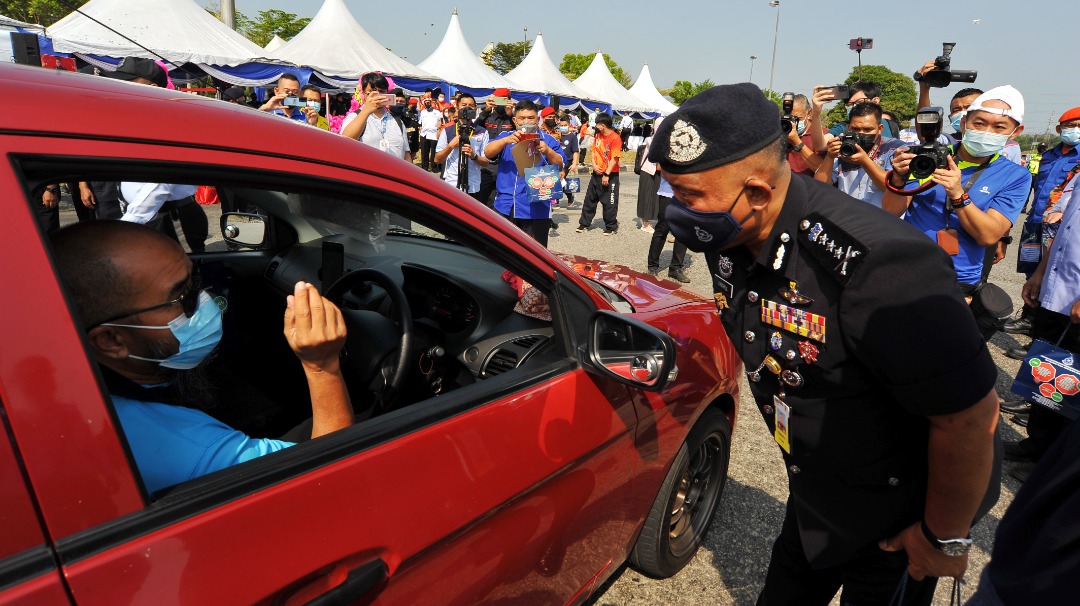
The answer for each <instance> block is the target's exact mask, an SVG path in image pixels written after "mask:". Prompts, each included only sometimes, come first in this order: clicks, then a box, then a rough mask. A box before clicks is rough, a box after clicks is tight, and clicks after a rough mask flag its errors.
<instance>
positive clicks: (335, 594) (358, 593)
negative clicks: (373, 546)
mask: <svg viewBox="0 0 1080 606" xmlns="http://www.w3.org/2000/svg"><path fill="white" fill-rule="evenodd" d="M389 571H390V569H389V567H387V565H386V562H384V561H382V558H375V559H374V560H369V561H367V562H364V563H363V564H360V565H359V566H357V567H355V568H353V569H352V570H350V571H349V574H348V576H346V577H345V580H344V581H342V583H341V584H340V585H338V586H337V587H334V588H333V589H330V590H329V591H327V592H326V593H324V594H322V595H320V596H318V597H317V598H315V599H313V600H311V601H310V602H308V606H346V605H347V604H354V603H356V601H357V600H359V599H360V598H361V597H362V596H364V595H365V594H367V593H369V592H371V591H373V590H375V589H377V588H379V587H380V586H381V585H383V584H384V583H385V582H386V580H387V579H388V578H389Z"/></svg>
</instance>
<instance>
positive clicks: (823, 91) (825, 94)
mask: <svg viewBox="0 0 1080 606" xmlns="http://www.w3.org/2000/svg"><path fill="white" fill-rule="evenodd" d="M835 88H837V87H833V86H825V85H823V84H819V85H817V86H815V87H814V98H813V106H814V107H813V109H812V112H811V118H812V119H813V121H814V123H815V124H824V122H823V121H822V118H821V111H822V109H823V108H824V107H825V104H826V103H828V102H830V101H836V100H838V99H837V97H836V95H835V94H834V89H835ZM848 90H849V92H850V94H849V96H848V97H847V98H846V99H839V100H841V101H843V102H844V103H845V105H846V106H847V115H848V117H850V116H851V110H852V109H854V108H855V106H856V105H858V104H860V103H877V104H878V105H881V85H880V84H876V83H874V82H856V83H854V84H852V85H851V86H849V87H848ZM883 125H884V127H885V128H884V129H883V130H882V132H881V134H882V136H885V137H889V138H893V137H896V136H897V135H898V134H899V133H894V132H892V129H891V128H890V127H889V124H888V123H883ZM846 129H847V127H846V125H845V123H843V122H841V123H840V124H835V125H833V127H832V128H830V129H829V132H827V133H824V134H822V133H821V132H820V129H816V128H815V129H812V130H811V131H810V134H811V135H812V137H813V142H814V149H825V147H826V146H827V145H828V143H829V141H832V140H833V139H834V138H836V137H839V136H840V135H842V134H844V133H845V132H847V131H846Z"/></svg>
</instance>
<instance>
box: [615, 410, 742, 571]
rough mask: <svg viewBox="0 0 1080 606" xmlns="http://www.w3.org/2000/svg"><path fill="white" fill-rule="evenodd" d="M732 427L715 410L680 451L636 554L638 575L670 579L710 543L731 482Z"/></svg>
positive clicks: (701, 420)
mask: <svg viewBox="0 0 1080 606" xmlns="http://www.w3.org/2000/svg"><path fill="white" fill-rule="evenodd" d="M730 452H731V427H730V426H729V425H728V421H727V417H725V416H724V414H723V413H722V412H720V411H719V410H717V409H716V408H713V407H709V408H706V409H705V411H704V412H703V413H702V414H701V417H699V418H698V421H697V423H695V424H694V428H693V429H691V430H690V434H689V435H688V436H687V437H686V441H685V442H683V445H682V446H681V447H680V448H679V453H678V454H677V455H676V456H675V461H674V463H672V464H671V469H669V470H668V473H667V476H666V477H665V478H664V483H663V484H662V485H661V486H660V493H659V494H657V495H656V500H655V501H654V502H653V505H652V508H651V509H650V510H649V516H648V518H646V520H645V525H644V527H642V529H641V534H640V535H639V536H638V540H637V543H636V544H635V545H634V549H633V551H632V552H631V553H630V565H631V566H633V567H634V568H635V569H636V570H638V571H640V572H642V573H644V574H646V575H648V576H651V577H654V578H659V579H664V578H667V577H670V576H672V575H674V574H675V573H677V572H679V571H680V570H682V568H683V567H684V566H686V564H687V563H688V562H689V561H690V559H691V558H693V557H694V554H695V553H697V550H698V547H700V546H701V544H702V543H703V542H704V541H705V535H706V533H707V532H708V531H709V526H710V525H711V524H712V520H713V516H715V515H716V511H717V509H718V508H719V505H720V497H721V495H722V494H723V492H724V485H725V483H726V482H727V469H728V458H729V455H730Z"/></svg>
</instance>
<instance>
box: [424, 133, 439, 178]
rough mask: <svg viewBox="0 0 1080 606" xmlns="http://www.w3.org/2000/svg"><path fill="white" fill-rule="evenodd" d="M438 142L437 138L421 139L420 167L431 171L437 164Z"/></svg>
mask: <svg viewBox="0 0 1080 606" xmlns="http://www.w3.org/2000/svg"><path fill="white" fill-rule="evenodd" d="M438 143H439V142H438V141H437V140H435V139H428V138H426V137H425V138H421V139H420V168H423V169H424V170H426V171H429V172H430V171H431V169H432V167H433V166H435V146H436V145H437V144H438Z"/></svg>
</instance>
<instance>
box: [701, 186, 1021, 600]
mask: <svg viewBox="0 0 1080 606" xmlns="http://www.w3.org/2000/svg"><path fill="white" fill-rule="evenodd" d="M706 258H707V260H708V263H709V268H710V270H711V272H712V276H713V285H714V291H715V299H716V304H717V308H718V311H719V313H720V315H721V320H722V323H723V325H724V329H725V330H726V331H727V333H728V336H729V337H730V338H731V340H732V342H733V343H734V344H735V347H736V349H737V350H738V351H739V355H740V357H741V358H742V360H743V362H744V364H745V366H746V371H747V375H748V379H749V385H750V390H751V392H752V394H753V396H754V399H755V401H756V402H757V405H758V408H759V410H760V412H761V414H762V416H763V417H764V419H765V422H766V424H767V425H768V426H769V429H770V430H771V431H772V432H773V433H774V436H775V437H776V438H777V442H778V443H779V444H780V445H781V450H782V451H784V452H783V456H784V462H785V465H786V466H787V471H788V479H789V486H790V497H789V501H788V506H787V517H786V520H785V523H784V527H783V529H782V530H781V534H780V537H779V538H778V539H777V543H776V546H775V547H774V551H773V562H772V565H771V566H770V570H769V576H768V578H767V579H766V588H765V591H764V593H763V594H762V597H761V599H760V601H759V604H768V603H783V602H785V601H787V600H792V601H793V603H815V594H816V598H817V599H823V600H824V602H822V603H827V602H828V600H829V599H830V598H831V596H832V595H833V594H835V592H836V590H837V588H838V587H839V586H840V585H841V584H844V586H845V595H844V598H843V600H844V601H845V602H848V601H850V602H852V603H876V600H877V599H879V598H880V595H882V594H884V595H885V596H886V598H887V596H888V595H889V592H890V591H891V590H892V589H895V588H896V587H897V585H898V583H899V581H900V576H901V574H902V571H903V569H904V568H906V563H907V559H906V556H905V555H904V554H903V552H897V553H886V552H883V551H881V550H880V549H879V548H878V545H877V543H878V541H879V540H881V539H885V538H889V537H892V536H894V535H895V534H897V533H899V532H900V531H901V530H903V529H904V528H906V527H907V526H909V525H911V524H913V523H915V522H917V521H919V520H920V519H922V516H923V511H924V506H925V499H926V486H927V465H928V464H927V449H928V434H929V431H928V428H929V421H928V419H927V417H928V416H930V415H944V414H950V413H955V412H958V411H960V410H963V409H965V408H967V407H969V406H971V405H972V404H974V403H975V402H977V401H978V400H980V399H981V398H982V397H984V396H985V395H986V394H987V393H988V392H989V391H990V390H991V389H992V388H993V386H994V381H995V379H996V377H997V369H996V367H995V365H994V363H993V361H992V359H991V357H990V354H989V352H988V350H987V348H986V344H985V343H984V341H983V339H982V338H981V336H980V334H979V332H978V329H977V327H976V325H975V322H974V319H973V317H972V314H971V312H970V310H969V309H968V307H967V305H966V304H965V303H964V300H963V297H962V295H961V292H960V290H959V289H958V287H957V286H956V274H955V272H954V271H953V269H952V262H951V260H950V258H949V257H948V255H946V254H945V252H944V251H942V250H941V249H940V248H939V247H938V246H937V245H936V244H935V243H934V242H933V241H931V240H930V239H928V238H927V237H926V236H925V235H923V234H922V233H920V232H919V231H918V230H916V229H914V228H912V227H911V226H910V225H907V224H905V223H903V222H902V221H898V220H897V219H896V218H895V217H893V216H891V215H889V214H887V213H885V212H883V211H881V210H880V209H877V208H875V207H872V206H870V205H867V204H863V203H861V202H859V201H857V200H855V199H853V198H850V197H848V196H846V195H844V194H843V193H841V192H838V191H837V190H836V189H835V188H832V187H828V186H826V185H824V184H821V183H817V182H814V181H812V180H810V179H808V178H806V177H803V176H801V175H794V174H793V175H792V180H791V184H790V187H789V189H788V192H787V197H786V200H785V201H784V206H783V208H782V209H781V211H780V214H779V216H778V218H777V221H776V224H775V226H774V228H773V230H772V233H771V234H770V236H769V238H768V240H767V242H766V244H765V245H764V247H763V248H762V250H761V253H760V255H759V256H758V257H757V258H753V257H752V256H751V254H750V253H749V251H748V250H747V249H745V248H741V247H740V248H736V249H732V250H729V251H723V252H719V253H709V254H707V255H706ZM778 425H779V426H780V427H779V428H778ZM778 429H779V432H778ZM995 451H996V453H995V466H994V474H993V477H992V478H991V481H990V485H989V486H988V490H987V494H986V497H985V499H984V503H983V504H982V507H981V508H980V513H979V515H980V516H981V515H982V514H984V513H985V512H986V511H987V510H988V509H989V508H990V507H991V506H992V505H993V503H995V502H996V501H997V497H998V493H999V484H1000V444H998V445H997V446H996V447H995ZM860 563H866V565H867V566H868V567H875V568H878V569H880V568H881V567H884V569H885V570H886V572H887V573H888V574H886V575H885V576H884V577H882V576H881V575H880V573H868V574H867V575H865V576H863V577H860V578H859V583H853V585H862V586H863V588H864V589H865V588H867V587H869V588H870V591H871V593H870V594H863V595H861V596H860V595H855V594H853V593H849V588H848V583H849V582H851V581H852V580H853V578H854V577H851V576H848V575H849V573H850V572H851V566H852V565H853V564H854V565H855V566H856V567H858V566H859V565H860ZM879 564H880V565H879ZM811 571H812V572H811ZM875 574H877V575H878V576H877V577H875V576H874V575H875ZM875 584H876V585H877V586H878V587H877V589H876V592H877V593H873V592H874V591H875V589H874V586H875ZM830 587H831V591H830ZM933 590H934V580H933V579H930V580H928V582H927V583H925V584H923V585H922V586H921V587H919V586H915V587H914V589H913V591H915V592H919V593H922V594H925V595H926V596H927V597H926V598H925V599H929V598H930V597H932V595H933ZM852 591H857V590H852ZM875 596H878V597H875ZM910 597H913V596H910V595H909V598H910Z"/></svg>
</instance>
